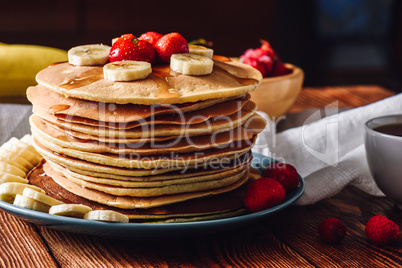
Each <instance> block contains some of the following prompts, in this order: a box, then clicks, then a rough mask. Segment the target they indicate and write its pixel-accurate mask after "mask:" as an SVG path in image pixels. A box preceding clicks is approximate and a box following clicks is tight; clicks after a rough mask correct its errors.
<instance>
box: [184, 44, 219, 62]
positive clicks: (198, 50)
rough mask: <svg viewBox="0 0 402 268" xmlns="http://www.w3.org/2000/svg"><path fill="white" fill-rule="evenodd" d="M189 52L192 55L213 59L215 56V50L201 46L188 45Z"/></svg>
mask: <svg viewBox="0 0 402 268" xmlns="http://www.w3.org/2000/svg"><path fill="white" fill-rule="evenodd" d="M188 52H189V53H191V54H197V55H201V56H205V57H208V58H210V59H212V57H213V56H214V50H213V49H210V48H207V47H204V46H199V45H188Z"/></svg>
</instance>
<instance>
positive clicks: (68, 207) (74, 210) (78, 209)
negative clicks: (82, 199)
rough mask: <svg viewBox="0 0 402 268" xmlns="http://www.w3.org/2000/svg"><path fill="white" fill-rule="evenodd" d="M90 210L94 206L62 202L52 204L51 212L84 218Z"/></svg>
mask: <svg viewBox="0 0 402 268" xmlns="http://www.w3.org/2000/svg"><path fill="white" fill-rule="evenodd" d="M90 211H92V208H90V207H88V206H85V205H81V204H61V205H56V206H52V207H51V208H50V210H49V214H52V215H59V216H67V217H74V218H80V219H82V218H84V215H85V214H87V213H88V212H90Z"/></svg>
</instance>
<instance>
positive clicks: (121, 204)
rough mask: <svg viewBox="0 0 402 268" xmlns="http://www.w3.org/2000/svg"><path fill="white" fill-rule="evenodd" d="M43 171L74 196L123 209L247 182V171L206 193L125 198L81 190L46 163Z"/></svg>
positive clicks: (224, 189)
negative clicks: (227, 183)
mask: <svg viewBox="0 0 402 268" xmlns="http://www.w3.org/2000/svg"><path fill="white" fill-rule="evenodd" d="M43 170H44V171H45V173H46V174H47V175H48V176H50V177H52V179H53V180H54V181H55V182H56V183H57V184H59V185H60V186H62V187H63V188H64V189H66V190H67V191H69V192H71V193H73V194H75V195H78V196H81V197H85V198H86V199H88V200H91V201H94V202H97V203H100V204H105V205H108V206H112V207H118V208H123V209H134V208H151V207H158V206H163V205H168V204H173V203H178V202H183V201H186V200H190V199H194V198H200V197H206V196H212V195H217V194H221V193H225V192H229V191H231V190H234V189H236V188H238V187H240V186H241V185H243V184H244V183H246V182H247V180H248V170H247V172H246V174H245V175H244V176H243V177H241V178H240V179H239V180H238V181H236V182H235V183H233V184H231V185H229V186H225V187H222V188H217V189H213V190H207V191H199V192H191V193H182V194H174V195H164V196H157V197H127V196H114V195H111V194H107V193H103V192H100V191H97V190H94V189H89V188H83V187H81V186H80V185H78V184H76V183H74V182H72V181H70V180H68V179H67V178H65V177H64V176H62V175H60V174H58V173H57V172H54V170H53V169H52V168H51V167H50V166H49V165H46V163H45V164H44V166H43Z"/></svg>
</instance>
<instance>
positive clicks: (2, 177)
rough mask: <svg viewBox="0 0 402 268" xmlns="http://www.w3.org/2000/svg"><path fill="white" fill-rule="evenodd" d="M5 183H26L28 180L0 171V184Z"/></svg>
mask: <svg viewBox="0 0 402 268" xmlns="http://www.w3.org/2000/svg"><path fill="white" fill-rule="evenodd" d="M6 182H20V183H28V180H27V179H24V178H22V177H20V176H16V175H14V174H10V173H7V172H4V171H0V184H3V183H6Z"/></svg>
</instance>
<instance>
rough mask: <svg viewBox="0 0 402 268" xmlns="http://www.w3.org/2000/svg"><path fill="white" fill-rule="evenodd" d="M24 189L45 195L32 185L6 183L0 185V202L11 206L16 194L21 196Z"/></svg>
mask: <svg viewBox="0 0 402 268" xmlns="http://www.w3.org/2000/svg"><path fill="white" fill-rule="evenodd" d="M25 188H30V189H32V190H35V191H38V192H40V193H45V191H43V190H42V189H41V188H39V187H36V186H34V185H30V184H25V183H19V182H6V183H3V184H2V185H0V200H1V201H4V202H7V203H11V204H12V203H13V202H14V199H15V196H16V195H17V194H19V195H22V192H23V191H24V189H25Z"/></svg>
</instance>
